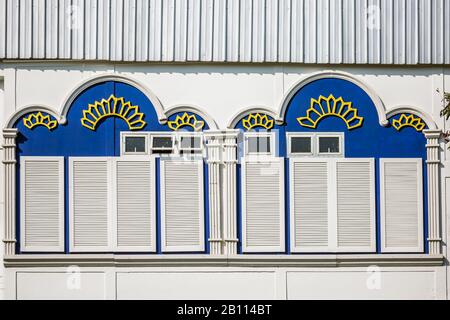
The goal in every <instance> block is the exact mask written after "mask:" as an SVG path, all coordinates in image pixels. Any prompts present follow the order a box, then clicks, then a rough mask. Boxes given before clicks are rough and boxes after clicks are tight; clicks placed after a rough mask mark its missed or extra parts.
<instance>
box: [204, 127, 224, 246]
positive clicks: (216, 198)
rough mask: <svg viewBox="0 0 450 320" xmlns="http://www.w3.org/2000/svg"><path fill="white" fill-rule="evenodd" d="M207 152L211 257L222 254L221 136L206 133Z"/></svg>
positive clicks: (217, 133) (218, 133)
mask: <svg viewBox="0 0 450 320" xmlns="http://www.w3.org/2000/svg"><path fill="white" fill-rule="evenodd" d="M205 139H206V147H207V150H208V157H207V163H208V186H209V246H210V254H211V255H221V254H222V253H223V250H222V247H223V238H222V224H221V220H222V218H221V206H222V204H221V198H222V197H221V187H220V184H221V183H220V182H221V162H222V141H223V140H222V139H223V138H222V134H221V133H220V132H213V131H210V132H207V133H206V134H205Z"/></svg>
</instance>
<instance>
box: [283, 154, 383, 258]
mask: <svg viewBox="0 0 450 320" xmlns="http://www.w3.org/2000/svg"><path fill="white" fill-rule="evenodd" d="M295 162H323V163H326V164H327V175H328V176H327V180H328V182H327V186H328V192H327V193H328V206H327V207H328V245H327V246H317V247H300V246H295V224H294V221H295V212H294V209H295V203H294V201H295V199H294V197H293V196H292V194H293V192H295V190H294V189H295V187H294V182H295V181H294V180H295V179H294V164H295ZM339 162H369V163H370V177H371V181H370V207H371V213H370V225H371V229H370V239H371V244H370V246H369V247H357V246H356V247H342V246H339V243H338V193H337V183H338V181H337V174H338V170H337V164H338V163H339ZM289 176H290V179H289V192H290V194H291V196H290V198H289V213H288V214H289V219H290V226H289V227H290V230H289V231H290V242H291V252H292V253H318V254H327V253H353V254H365V253H376V187H375V180H376V176H375V159H374V158H330V157H322V158H318V157H317V158H316V157H315V158H311V157H309V158H300V157H294V158H291V159H290V160H289Z"/></svg>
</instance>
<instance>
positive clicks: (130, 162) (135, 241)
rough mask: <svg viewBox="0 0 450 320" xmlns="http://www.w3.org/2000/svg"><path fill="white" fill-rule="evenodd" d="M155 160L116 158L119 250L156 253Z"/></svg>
mask: <svg viewBox="0 0 450 320" xmlns="http://www.w3.org/2000/svg"><path fill="white" fill-rule="evenodd" d="M154 172H155V170H154V161H152V160H149V159H148V157H147V158H146V159H142V160H136V159H135V157H133V158H131V157H130V159H124V158H118V159H115V181H116V183H115V192H114V193H115V197H116V215H115V217H116V219H115V225H116V234H117V238H116V246H117V248H116V250H117V251H155V250H156V218H155V216H156V215H155V209H154V206H155V194H154V190H155V187H154Z"/></svg>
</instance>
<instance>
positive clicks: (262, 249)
mask: <svg viewBox="0 0 450 320" xmlns="http://www.w3.org/2000/svg"><path fill="white" fill-rule="evenodd" d="M274 162H276V163H277V164H278V165H279V170H280V176H279V180H278V182H279V188H280V194H279V197H280V203H279V219H280V229H279V232H280V243H279V245H276V246H257V247H255V246H249V245H248V244H247V201H246V197H247V191H246V190H247V185H246V177H247V173H246V172H247V165H248V163H267V164H270V163H274ZM241 166H242V168H241V225H242V239H241V241H242V242H241V247H242V253H244V254H245V253H260V254H264V253H281V254H286V253H285V251H286V237H287V234H286V223H287V222H286V214H285V197H286V190H285V175H286V174H285V163H284V158H280V157H272V158H268V157H266V158H265V159H262V160H258V161H254V160H253V159H251V158H244V159H243V161H242V163H241Z"/></svg>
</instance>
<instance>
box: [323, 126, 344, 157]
mask: <svg viewBox="0 0 450 320" xmlns="http://www.w3.org/2000/svg"><path fill="white" fill-rule="evenodd" d="M320 138H338V139H339V152H320ZM316 148H317V149H316V150H317V157H332V158H340V157H344V154H345V152H344V151H345V150H344V133H343V132H340V133H328V132H326V133H316Z"/></svg>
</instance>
